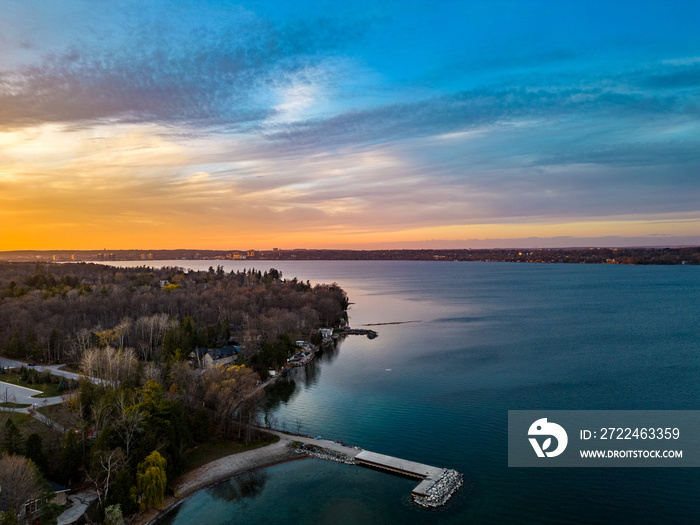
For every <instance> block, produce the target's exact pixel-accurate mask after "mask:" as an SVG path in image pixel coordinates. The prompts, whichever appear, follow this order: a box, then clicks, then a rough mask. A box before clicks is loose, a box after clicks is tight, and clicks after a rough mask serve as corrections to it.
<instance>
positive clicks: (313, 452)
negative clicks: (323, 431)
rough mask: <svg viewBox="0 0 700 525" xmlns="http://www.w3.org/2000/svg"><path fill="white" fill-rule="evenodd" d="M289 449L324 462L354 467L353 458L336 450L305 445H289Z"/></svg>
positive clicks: (296, 443)
mask: <svg viewBox="0 0 700 525" xmlns="http://www.w3.org/2000/svg"><path fill="white" fill-rule="evenodd" d="M289 446H290V447H292V448H294V450H296V452H297V453H299V454H306V455H307V456H312V457H315V458H319V459H325V460H326V461H335V462H336V463H345V464H346V465H356V462H355V458H353V457H350V456H348V455H347V454H344V453H342V452H339V451H337V450H329V449H327V448H323V447H319V446H316V445H309V444H305V443H300V444H299V443H298V442H295V443H290V444H289Z"/></svg>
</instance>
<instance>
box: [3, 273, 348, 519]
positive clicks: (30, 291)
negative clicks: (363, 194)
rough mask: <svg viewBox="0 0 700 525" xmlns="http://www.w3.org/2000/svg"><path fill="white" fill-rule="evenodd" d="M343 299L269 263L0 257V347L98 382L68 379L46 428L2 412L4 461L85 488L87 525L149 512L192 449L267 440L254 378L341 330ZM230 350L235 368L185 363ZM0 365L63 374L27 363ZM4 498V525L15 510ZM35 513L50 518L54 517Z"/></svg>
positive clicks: (42, 377) (25, 372) (18, 374)
mask: <svg viewBox="0 0 700 525" xmlns="http://www.w3.org/2000/svg"><path fill="white" fill-rule="evenodd" d="M347 307H348V299H347V296H346V294H345V292H344V291H343V290H342V289H341V288H340V287H338V286H337V285H335V284H330V285H315V286H312V285H311V284H310V283H309V282H308V281H307V282H301V281H298V280H297V279H296V278H295V279H291V280H285V279H283V276H282V274H281V273H280V272H279V271H277V270H275V269H270V270H269V271H265V272H261V271H257V270H253V269H250V270H244V271H237V272H229V273H226V272H224V270H223V268H222V267H217V268H213V267H212V268H210V269H209V270H208V271H199V272H193V271H185V270H183V269H180V268H163V269H152V268H145V267H142V268H132V269H128V268H116V267H110V266H103V265H96V264H87V263H79V264H66V265H58V264H57V265H41V264H13V263H8V264H0V350H1V352H0V354H1V355H3V356H4V357H7V358H12V359H19V360H24V361H30V362H34V361H36V362H37V363H41V364H54V363H65V364H67V365H69V366H70V367H71V368H72V369H73V370H76V369H77V370H80V371H81V372H83V373H87V375H89V376H92V377H101V378H103V379H105V380H106V381H105V382H103V383H96V382H94V381H91V380H89V379H81V380H80V381H79V384H77V385H76V384H73V383H75V382H74V381H71V382H70V384H68V383H66V382H65V381H63V382H62V384H63V385H64V388H68V387H73V389H72V390H70V392H71V393H72V395H70V397H69V398H68V401H67V402H66V403H64V404H62V405H55V406H46V407H43V406H42V407H39V408H37V409H36V410H38V411H39V412H41V413H42V414H43V415H44V416H45V417H47V418H48V420H49V421H50V422H51V424H47V425H42V424H39V422H38V421H36V420H35V419H33V418H28V417H26V415H24V414H10V413H8V417H6V418H4V425H3V426H2V436H1V437H0V446H1V448H2V452H3V456H2V461H10V460H12V461H14V462H17V461H19V460H20V459H21V460H23V461H26V462H27V465H29V466H27V465H25V468H24V469H19V470H18V469H15V470H17V471H20V470H21V471H23V472H30V471H31V472H34V471H36V472H37V476H35V478H36V479H37V480H40V479H44V478H45V479H50V480H52V481H56V482H59V483H63V484H65V485H67V486H69V487H77V486H90V487H92V488H94V490H95V491H96V493H97V496H98V500H97V502H96V504H95V505H94V506H93V508H92V509H91V519H93V520H95V521H104V522H105V523H119V522H120V521H119V520H120V519H121V518H120V516H121V515H122V514H123V515H128V514H129V513H133V512H136V511H138V510H143V509H146V508H149V507H158V506H159V505H160V504H162V498H163V496H164V492H165V487H166V484H167V481H168V480H171V479H173V478H174V477H176V476H177V475H179V474H181V473H183V472H184V471H186V470H187V469H189V468H192V467H193V464H192V461H193V459H192V458H193V457H194V456H193V451H194V452H197V453H199V454H200V455H201V453H202V451H206V450H208V449H207V446H208V445H212V446H214V445H216V447H219V449H220V448H221V446H222V445H221V444H222V443H227V445H226V447H228V448H226V450H227V451H228V453H231V451H234V450H238V449H236V448H235V447H236V446H239V447H249V446H252V445H253V444H255V443H258V442H260V441H261V440H264V439H265V436H264V435H263V434H262V433H261V432H260V431H259V430H258V428H259V426H260V424H261V422H260V421H259V419H258V418H259V413H260V410H259V408H260V405H261V403H262V394H263V392H262V388H261V386H260V385H261V377H266V375H267V370H268V368H278V367H280V366H283V365H284V363H285V361H286V357H287V356H288V355H289V352H291V351H293V349H294V344H293V343H292V342H293V341H295V340H298V339H302V340H307V341H308V340H312V339H318V337H319V336H318V335H317V334H318V328H320V327H322V326H336V325H338V324H342V323H343V322H344V320H345V319H346V316H347V312H346V310H347ZM231 344H235V345H239V346H240V348H241V350H242V351H241V353H240V354H238V356H237V360H236V362H235V363H231V364H228V365H223V366H214V367H211V368H208V369H205V370H202V369H201V368H197V367H196V366H194V364H193V362H192V360H191V359H189V358H188V357H189V355H190V352H192V350H194V349H196V348H202V347H206V348H214V347H220V346H223V345H231ZM0 373H2V375H0V381H10V380H17V381H20V380H22V381H25V382H28V383H29V384H38V383H41V382H42V381H45V382H46V381H52V380H54V381H57V380H58V379H57V378H55V377H53V378H49V377H48V376H47V374H45V373H43V374H40V373H38V372H37V371H36V370H33V369H32V368H31V367H28V368H23V369H22V370H20V371H11V372H8V371H7V370H4V369H3V370H0ZM60 390H61V389H60V388H59V391H60ZM232 447H233V448H232ZM194 461H195V462H196V460H194ZM8 465H9V463H8ZM8 469H9V467H8ZM15 470H12V472H14V471H15ZM7 472H8V473H9V472H10V470H7ZM3 475H4V474H3ZM8 475H9V474H8ZM1 477H2V475H0V478H1ZM0 481H2V480H0ZM4 481H5V482H6V483H12V480H11V479H10V480H4ZM38 483H39V482H38V481H37V482H36V483H35V484H34V485H32V486H33V487H34V489H33V490H39V489H38V488H37V487H39V484H38ZM3 487H4V486H3ZM6 496H7V494H3V493H0V511H3V512H4V513H3V514H2V518H0V522H1V523H3V525H4V524H5V523H15V521H14V520H15V519H16V518H17V516H19V510H17V508H16V507H13V506H12V505H11V504H10V503H8V500H7V499H6V498H5V497H6ZM3 498H5V499H3ZM18 498H19V497H18ZM19 499H21V498H19ZM20 503H21V502H20ZM15 505H16V502H15ZM38 516H40V517H41V519H42V520H44V522H46V523H50V522H51V521H50V519H49V521H46V520H47V519H48V518H47V516H48V517H49V518H50V516H52V514H51V512H48V511H44V512H41V513H39V514H38Z"/></svg>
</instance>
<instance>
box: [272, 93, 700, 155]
mask: <svg viewBox="0 0 700 525" xmlns="http://www.w3.org/2000/svg"><path fill="white" fill-rule="evenodd" d="M673 114H692V115H700V109H699V108H698V107H688V105H687V104H686V103H685V102H684V101H682V100H679V99H678V98H677V97H675V96H673V95H656V94H652V93H624V92H621V91H613V90H607V91H606V90H603V89H601V88H586V89H576V88H566V89H545V88H542V89H529V88H506V89H492V88H484V89H475V90H469V91H461V92H457V93H451V94H448V95H443V96H439V97H434V98H431V99H428V100H423V101H420V102H411V103H403V104H394V105H388V106H381V107H378V108H373V109H368V110H364V111H351V112H347V113H344V114H341V115H337V116H334V117H331V118H328V119H317V120H309V121H305V122H297V123H293V124H290V125H288V126H286V127H282V128H280V129H278V130H275V131H272V132H270V133H268V134H267V136H268V138H270V139H271V140H275V141H280V142H289V143H291V144H293V145H299V146H310V145H320V146H321V147H327V146H334V145H343V144H349V143H360V144H362V143H370V142H377V141H391V140H397V139H401V138H407V137H416V136H429V135H439V134H446V133H454V132H459V131H465V130H469V129H474V128H476V127H479V126H484V125H488V124H493V123H497V122H503V121H518V120H527V119H548V120H551V119H556V118H565V117H578V118H585V119H590V118H591V117H593V116H597V117H598V118H600V119H603V120H612V119H613V118H621V117H640V118H641V117H645V116H659V115H662V116H664V117H667V116H669V115H673Z"/></svg>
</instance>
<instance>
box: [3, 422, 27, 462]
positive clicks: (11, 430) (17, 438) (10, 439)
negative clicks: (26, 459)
mask: <svg viewBox="0 0 700 525" xmlns="http://www.w3.org/2000/svg"><path fill="white" fill-rule="evenodd" d="M2 450H3V451H5V452H7V453H8V454H9V455H12V454H21V453H22V432H21V431H20V429H19V428H18V427H17V425H15V422H14V421H12V419H10V418H9V417H8V418H7V421H6V422H5V440H4V441H3V444H2Z"/></svg>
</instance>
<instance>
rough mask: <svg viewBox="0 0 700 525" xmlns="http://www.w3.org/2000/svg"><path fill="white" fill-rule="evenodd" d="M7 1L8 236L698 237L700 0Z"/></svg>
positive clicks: (115, 241)
mask: <svg viewBox="0 0 700 525" xmlns="http://www.w3.org/2000/svg"><path fill="white" fill-rule="evenodd" d="M5 8H6V13H5V15H6V16H4V17H3V18H2V19H1V20H0V35H1V36H0V251H8V250H61V251H62V250H78V251H80V250H92V249H94V247H95V246H104V245H105V244H107V245H109V246H111V247H112V248H110V249H114V250H120V249H134V248H133V246H135V245H140V246H148V247H149V248H146V249H151V250H159V249H161V250H162V249H180V248H178V247H179V246H183V245H187V246H198V247H199V248H197V249H202V250H225V249H231V248H230V247H231V246H256V245H257V246H277V247H279V248H281V249H293V248H299V247H306V248H308V249H382V248H383V247H384V248H386V249H401V248H406V249H417V248H420V247H426V248H433V249H436V248H447V249H450V248H451V249H466V248H476V249H478V248H480V247H486V248H533V247H543V248H545V247H552V248H554V247H561V248H565V247H582V246H591V247H631V246H635V247H636V246H662V247H663V246H678V245H688V246H694V245H700V199H698V198H697V196H698V195H700V177H698V176H697V174H698V173H700V118H698V117H699V116H700V114H699V113H698V108H699V107H700V90H699V89H698V88H699V87H700V34H698V32H697V30H696V28H695V25H696V24H695V23H694V21H695V20H698V19H699V18H700V3H694V2H689V3H674V4H670V5H669V4H665V3H663V2H659V1H643V2H636V3H634V5H632V4H627V3H616V4H613V5H610V4H607V3H604V2H590V3H586V5H578V4H563V5H562V4H559V3H556V2H550V1H536V2H528V3H527V4H522V3H518V2H511V1H501V2H468V3H467V2H455V3H449V4H433V3H430V2H426V1H416V2H412V3H410V4H407V3H405V2H398V1H387V2H374V1H363V2H360V3H356V4H353V5H352V6H339V5H337V4H335V3H333V2H327V1H321V0H307V1H300V2H296V3H294V5H290V4H288V3H285V2H262V1H257V0H247V1H241V2H221V1H207V2H200V3H197V5H194V4H189V3H186V2H185V3H178V4H172V3H169V2H165V1H154V2H150V3H149V4H147V5H142V4H139V3H137V2H134V1H131V0H128V1H118V2H115V3H113V4H110V6H96V5H93V4H92V3H91V2H88V1H87V0H68V1H66V2H64V3H61V4H60V5H58V4H56V5H49V6H47V5H46V4H44V3H43V2H39V1H38V0H28V1H26V2H21V3H10V4H8V5H7V6H5ZM106 240H108V242H105V241H106Z"/></svg>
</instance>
